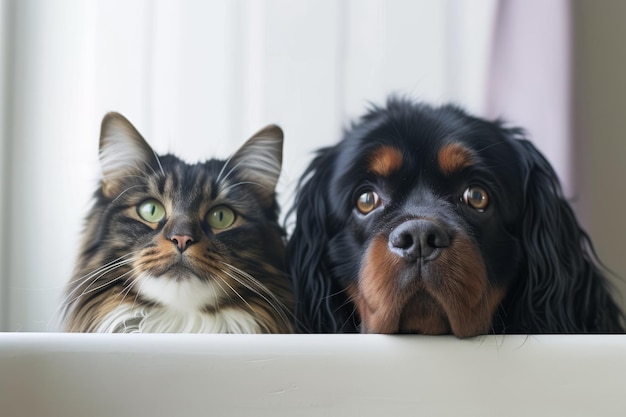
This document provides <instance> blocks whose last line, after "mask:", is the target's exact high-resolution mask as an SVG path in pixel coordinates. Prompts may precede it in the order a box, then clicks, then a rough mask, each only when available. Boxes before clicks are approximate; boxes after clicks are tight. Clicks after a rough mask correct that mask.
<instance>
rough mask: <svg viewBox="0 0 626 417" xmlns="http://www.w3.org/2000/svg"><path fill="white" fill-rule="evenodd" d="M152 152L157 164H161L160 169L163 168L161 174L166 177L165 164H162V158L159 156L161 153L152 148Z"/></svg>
mask: <svg viewBox="0 0 626 417" xmlns="http://www.w3.org/2000/svg"><path fill="white" fill-rule="evenodd" d="M152 153H153V154H154V159H156V161H157V164H159V169H160V170H161V174H162V175H163V176H164V177H165V171H164V170H163V165H161V159H160V158H159V155H157V153H156V152H155V151H154V150H152Z"/></svg>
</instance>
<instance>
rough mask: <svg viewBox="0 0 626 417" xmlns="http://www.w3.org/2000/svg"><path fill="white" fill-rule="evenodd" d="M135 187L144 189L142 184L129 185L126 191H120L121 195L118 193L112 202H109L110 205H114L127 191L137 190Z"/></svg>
mask: <svg viewBox="0 0 626 417" xmlns="http://www.w3.org/2000/svg"><path fill="white" fill-rule="evenodd" d="M137 187H144V188H145V185H143V184H139V185H131V186H130V187H128V188H127V189H125V190H124V191H122V192H121V193H119V194H118V195H117V197H115V198H114V199H113V201H111V202H112V203H115V202H116V201H117V200H119V199H120V197H122V196H123V195H124V194H125V193H126V192H127V191H128V190H131V189H133V188H137Z"/></svg>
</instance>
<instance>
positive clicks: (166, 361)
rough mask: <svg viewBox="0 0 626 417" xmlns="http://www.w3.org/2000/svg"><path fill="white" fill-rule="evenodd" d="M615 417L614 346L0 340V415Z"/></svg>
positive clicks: (44, 336)
mask: <svg viewBox="0 0 626 417" xmlns="http://www.w3.org/2000/svg"><path fill="white" fill-rule="evenodd" d="M199 415H203V416H323V417H328V416H351V415H355V416H359V417H363V416H383V417H387V416H403V415H423V416H438V415H458V416H489V415H498V416H528V415H545V416H568V417H571V416H625V415H626V335H625V336H621V335H619V336H586V335H581V336H506V337H503V336H487V337H478V338H473V339H466V340H459V339H456V338H453V337H447V336H446V337H429V336H384V335H156V334H139V335H133V334H128V335H105V334H63V333H0V416H3V417H12V416H20V417H21V416H46V417H49V416H63V417H73V416H81V417H82V416H85V417H100V416H102V417H104V416H107V417H108V416H111V417H113V416H115V417H118V416H151V417H155V416H199Z"/></svg>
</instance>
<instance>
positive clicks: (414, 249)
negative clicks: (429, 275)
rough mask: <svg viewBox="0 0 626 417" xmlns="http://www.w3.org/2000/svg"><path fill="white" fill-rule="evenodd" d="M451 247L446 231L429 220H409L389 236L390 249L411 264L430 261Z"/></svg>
mask: <svg viewBox="0 0 626 417" xmlns="http://www.w3.org/2000/svg"><path fill="white" fill-rule="evenodd" d="M448 246H450V235H449V234H448V232H446V230H444V229H443V228H442V227H441V226H439V225H438V224H436V223H433V222H431V221H429V220H422V219H420V220H409V221H406V222H404V223H402V224H401V225H400V226H398V227H396V228H395V229H394V230H393V231H392V232H391V234H390V235H389V249H390V250H391V251H392V252H393V253H395V254H397V255H399V256H401V257H402V258H404V259H405V260H407V261H409V262H413V261H416V260H418V259H420V258H421V259H423V260H426V261H430V260H433V259H435V258H436V257H437V256H438V255H439V253H440V252H441V251H440V250H438V249H440V248H446V247H448Z"/></svg>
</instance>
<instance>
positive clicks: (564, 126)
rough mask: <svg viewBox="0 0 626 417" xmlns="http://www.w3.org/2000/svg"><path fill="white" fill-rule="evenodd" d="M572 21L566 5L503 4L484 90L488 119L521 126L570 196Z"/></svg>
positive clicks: (560, 0) (537, 0)
mask: <svg viewBox="0 0 626 417" xmlns="http://www.w3.org/2000/svg"><path fill="white" fill-rule="evenodd" d="M571 19H572V10H571V3H570V1H568V0H550V1H544V0H523V1H519V0H518V1H510V0H509V1H507V0H500V1H499V2H498V7H497V14H496V20H495V25H494V33H493V47H492V55H491V58H490V60H491V64H490V69H489V82H488V87H487V90H486V95H487V108H486V114H487V116H488V117H491V118H496V117H503V118H504V119H505V120H509V121H510V122H511V123H514V124H516V125H519V126H523V127H524V128H525V129H526V130H527V132H528V134H529V138H530V139H531V140H532V141H533V142H534V143H535V145H537V146H538V148H539V149H540V150H541V151H542V152H543V153H544V154H545V155H546V156H547V157H548V159H549V160H550V161H551V163H552V164H553V166H554V168H555V169H556V171H557V172H558V173H559V176H560V178H561V181H562V182H563V185H564V188H565V191H566V195H568V196H572V195H573V193H574V190H575V188H576V187H575V184H574V175H573V166H572V164H573V161H574V146H573V145H574V141H573V111H574V105H573V99H574V94H573V86H574V84H573V67H572V64H573V59H572V52H573V37H572V35H573V33H572V22H571Z"/></svg>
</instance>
